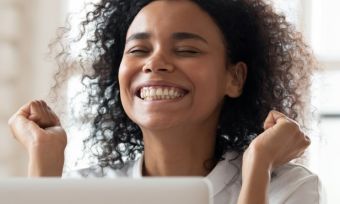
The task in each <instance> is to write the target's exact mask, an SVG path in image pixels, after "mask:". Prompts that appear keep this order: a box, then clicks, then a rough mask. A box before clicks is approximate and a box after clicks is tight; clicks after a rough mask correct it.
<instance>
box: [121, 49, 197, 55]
mask: <svg viewBox="0 0 340 204" xmlns="http://www.w3.org/2000/svg"><path fill="white" fill-rule="evenodd" d="M151 52H152V50H150V49H146V48H131V49H129V50H128V51H127V54H130V55H135V56H146V55H148V54H150V53H151ZM172 52H173V53H174V54H175V55H178V56H184V57H185V56H188V57H189V56H197V55H199V54H201V53H202V51H200V50H199V49H196V48H175V49H173V50H172Z"/></svg>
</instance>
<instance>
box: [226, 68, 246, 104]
mask: <svg viewBox="0 0 340 204" xmlns="http://www.w3.org/2000/svg"><path fill="white" fill-rule="evenodd" d="M227 69H228V73H227V74H229V77H228V78H229V81H228V82H227V84H226V95H227V96H229V97H231V98H237V97H239V96H240V95H241V94H242V92H243V86H244V83H245V82H246V79H247V71H248V67H247V64H246V63H244V62H238V63H236V64H234V65H231V66H229V67H228V68H227Z"/></svg>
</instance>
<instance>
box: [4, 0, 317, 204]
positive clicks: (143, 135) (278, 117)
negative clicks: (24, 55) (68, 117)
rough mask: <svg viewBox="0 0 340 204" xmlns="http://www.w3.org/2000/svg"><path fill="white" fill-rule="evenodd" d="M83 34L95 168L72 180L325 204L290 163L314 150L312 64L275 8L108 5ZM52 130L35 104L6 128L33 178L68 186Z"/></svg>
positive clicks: (59, 132) (248, 0)
mask: <svg viewBox="0 0 340 204" xmlns="http://www.w3.org/2000/svg"><path fill="white" fill-rule="evenodd" d="M82 26H83V27H82V31H83V32H82V33H81V34H82V35H81V36H80V39H78V40H81V39H82V38H86V37H88V35H87V33H86V32H90V31H91V30H92V29H93V28H94V34H93V36H92V38H90V39H86V40H87V42H88V46H87V47H86V48H85V49H84V50H83V52H84V53H85V54H86V53H87V54H88V55H90V56H92V58H94V61H93V63H92V64H91V66H90V67H89V69H90V74H89V72H86V73H84V76H83V80H84V81H85V80H88V79H90V82H89V83H88V86H87V91H88V93H89V101H88V104H87V107H88V108H89V109H91V110H92V109H93V107H95V108H96V112H95V113H94V116H93V113H92V112H91V114H89V115H88V117H94V118H93V120H92V132H91V135H90V137H89V138H87V139H86V140H85V141H84V142H85V144H86V146H85V148H88V149H91V150H93V155H94V157H95V158H97V160H98V165H95V166H93V167H91V168H87V169H83V170H79V171H77V172H72V173H69V174H65V176H67V175H69V176H72V175H75V176H79V175H80V176H84V177H86V176H100V177H110V176H111V177H119V176H127V177H141V176H206V177H207V178H208V179H209V180H210V181H211V183H212V187H213V189H212V190H213V195H214V202H215V203H216V204H220V203H221V204H222V203H239V204H246V203H252V204H256V203H262V204H263V203H265V202H270V203H320V202H321V196H320V186H319V179H318V177H317V176H316V175H315V174H313V173H311V172H310V171H309V170H307V169H306V168H304V167H302V166H298V165H294V164H291V163H288V162H289V161H290V160H292V159H294V158H297V157H299V156H301V155H302V154H303V152H304V150H305V149H306V147H307V146H308V145H309V143H310V141H309V138H308V137H307V136H306V135H305V134H304V132H303V130H304V128H306V126H305V123H304V121H305V120H304V119H305V118H304V116H305V113H306V107H308V106H306V104H307V102H308V101H309V100H308V91H307V90H308V88H309V85H310V76H311V74H312V73H313V71H315V70H316V66H315V64H314V57H313V55H312V54H311V51H310V50H309V49H308V46H307V45H306V44H305V43H304V41H303V39H302V37H301V35H300V34H299V33H298V32H296V31H295V30H294V27H293V26H291V25H290V24H289V23H287V22H286V21H285V18H284V17H283V16H280V15H277V14H276V13H275V12H274V10H273V9H272V6H271V5H268V4H267V3H265V2H264V1H261V0H238V1H223V0H211V1H200V0H194V1H189V0H178V1H170V0H159V1H150V0H149V1H148V0H131V1H123V0H121V1H120V0H103V1H101V2H99V3H98V4H95V5H94V10H93V11H90V12H89V13H88V14H87V19H86V20H85V21H84V22H83V23H82ZM68 54H69V53H68V51H67V50H64V51H63V52H62V53H61V54H60V55H59V57H67V56H68ZM61 68H62V67H61ZM64 68H65V67H64ZM66 68H67V69H71V66H66ZM67 71H68V70H65V69H61V70H60V72H59V73H63V72H67ZM59 76H62V75H59ZM61 80H63V79H61ZM58 82H59V83H61V82H62V81H60V79H59V81H58ZM306 101H307V102H306ZM57 119H58V118H57V117H56V115H55V114H54V113H53V111H52V110H50V109H49V108H48V106H47V105H46V104H45V103H44V102H42V101H34V102H32V103H29V104H27V105H25V106H23V107H22V108H21V109H20V110H19V111H18V112H17V113H16V114H15V115H13V117H12V118H11V120H10V124H11V127H12V131H13V134H14V135H15V136H16V138H17V139H18V140H19V141H20V142H21V143H23V144H24V145H25V146H26V148H27V149H28V152H29V154H30V158H31V161H30V168H29V169H30V171H29V174H30V176H51V175H53V176H60V175H61V172H62V171H61V169H62V163H63V158H64V157H63V156H64V155H63V150H64V148H65V145H66V140H65V138H66V135H65V132H64V131H63V129H62V128H60V122H59V120H57ZM299 124H300V125H299ZM23 126H27V127H30V128H28V131H26V132H23V131H22V128H21V127H23ZM32 138H33V139H32ZM53 144H55V145H53ZM93 147H96V148H93ZM46 152H51V153H50V154H47V153H46ZM140 155H141V156H140ZM241 170H242V171H241ZM288 185H289V186H290V188H289V189H287V188H286V187H287V186H288Z"/></svg>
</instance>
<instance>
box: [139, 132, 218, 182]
mask: <svg viewBox="0 0 340 204" xmlns="http://www.w3.org/2000/svg"><path fill="white" fill-rule="evenodd" d="M207 130H208V131H207ZM214 130H215V128H200V129H197V131H193V128H190V127H186V128H182V129H180V130H175V131H174V130H172V131H157V132H150V131H143V138H144V147H145V148H144V149H145V150H144V165H143V175H145V176H206V175H207V174H208V173H209V172H210V170H211V169H212V167H213V166H214V165H215V164H213V163H212V162H211V161H212V160H211V159H212V158H213V155H214V148H215V134H216V133H215V131H214Z"/></svg>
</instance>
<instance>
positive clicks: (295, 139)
mask: <svg viewBox="0 0 340 204" xmlns="http://www.w3.org/2000/svg"><path fill="white" fill-rule="evenodd" d="M264 129H265V131H264V132H263V133H262V134H260V135H259V136H258V137H257V138H255V139H254V140H253V141H252V142H251V144H250V145H249V147H248V149H247V150H246V151H245V153H244V157H243V160H244V162H243V163H245V162H246V161H247V160H248V161H249V160H254V159H255V160H256V162H253V164H254V165H257V164H259V165H261V164H263V165H265V166H266V167H268V168H269V170H270V171H272V169H274V168H276V167H278V166H280V165H282V164H285V163H287V162H289V161H291V160H292V159H295V158H297V157H299V156H301V155H302V154H303V153H304V151H305V149H306V148H307V147H308V146H309V145H310V139H309V138H308V137H307V136H306V135H305V134H304V133H303V131H302V130H301V129H300V126H299V124H298V123H297V122H295V121H294V120H292V119H290V118H288V117H287V116H285V115H284V114H282V113H280V112H277V111H271V112H270V113H269V114H268V116H267V118H266V120H265V122H264ZM249 157H251V158H249Z"/></svg>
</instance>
